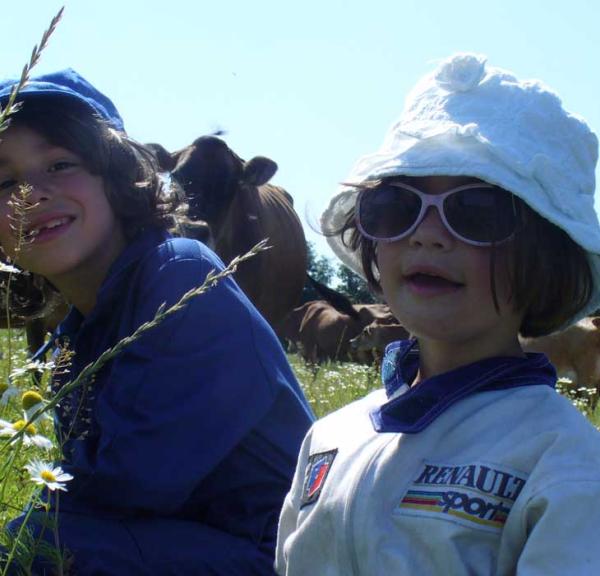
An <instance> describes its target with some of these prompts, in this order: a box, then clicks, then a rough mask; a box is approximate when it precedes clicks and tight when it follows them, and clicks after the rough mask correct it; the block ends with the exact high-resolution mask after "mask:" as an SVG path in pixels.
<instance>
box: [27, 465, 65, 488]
mask: <svg viewBox="0 0 600 576" xmlns="http://www.w3.org/2000/svg"><path fill="white" fill-rule="evenodd" d="M25 470H27V472H29V475H30V476H31V480H32V481H33V482H35V483H36V484H39V485H40V486H46V488H48V490H64V491H65V492H66V491H67V489H66V488H65V482H68V481H69V480H73V476H71V474H67V473H66V472H64V471H63V469H62V468H61V467H60V466H52V464H50V463H48V462H43V461H42V460H32V461H31V462H29V464H26V465H25Z"/></svg>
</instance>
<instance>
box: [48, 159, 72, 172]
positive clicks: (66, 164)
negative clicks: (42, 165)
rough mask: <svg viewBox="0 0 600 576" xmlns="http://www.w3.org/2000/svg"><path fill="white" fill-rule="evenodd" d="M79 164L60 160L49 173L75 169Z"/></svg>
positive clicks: (51, 166)
mask: <svg viewBox="0 0 600 576" xmlns="http://www.w3.org/2000/svg"><path fill="white" fill-rule="evenodd" d="M77 165H78V164H77V162H75V161H72V160H60V161H58V162H53V163H52V164H51V165H50V168H49V169H48V171H49V172H61V171H62V170H68V169H69V168H74V167H75V166H77Z"/></svg>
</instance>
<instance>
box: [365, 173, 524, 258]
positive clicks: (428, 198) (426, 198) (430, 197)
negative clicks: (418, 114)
mask: <svg viewBox="0 0 600 576" xmlns="http://www.w3.org/2000/svg"><path fill="white" fill-rule="evenodd" d="M380 184H381V183H378V184H375V185H374V186H373V187H368V188H362V190H361V191H360V192H359V194H358V198H357V199H356V204H355V212H354V213H355V220H356V225H357V228H358V230H359V232H360V233H361V234H362V235H363V236H364V237H365V238H368V239H369V240H372V241H374V242H385V243H389V242H396V241H397V240H402V238H406V237H407V236H410V235H411V234H412V233H413V232H414V231H415V230H416V229H417V227H418V226H419V224H421V222H422V221H423V219H424V218H425V214H427V210H428V208H429V207H430V206H434V207H435V208H436V209H437V212H438V214H439V216H440V219H441V220H442V222H443V224H444V227H445V228H446V230H448V232H449V233H450V234H451V235H452V236H454V237H455V238H458V240H461V241H462V242H465V243H466V244H470V245H472V246H485V247H488V246H492V245H498V244H503V243H504V242H507V241H508V240H510V239H511V238H512V237H513V235H514V233H515V230H516V223H517V219H518V218H517V216H518V215H517V208H516V205H515V197H514V194H512V193H511V192H508V190H504V189H503V188H499V187H498V186H494V185H493V184H487V183H486V182H481V183H473V184H465V185H463V186H457V187H456V188H451V189H450V190H448V191H447V192H444V193H443V194H427V193H425V192H422V191H421V190H419V189H418V188H415V187H414V186H411V185H410V184H405V183H403V182H391V183H389V184H387V185H388V186H393V187H394V188H400V189H402V190H407V191H409V192H413V193H414V194H416V195H417V196H418V197H419V199H420V200H421V209H420V211H419V215H418V216H417V218H416V219H415V221H414V223H413V224H412V225H411V226H410V227H409V228H408V229H407V230H406V231H405V232H402V234H398V235H396V236H392V237H391V238H377V237H376V236H373V235H371V234H369V233H368V232H366V231H365V229H364V228H363V226H362V223H361V219H360V206H361V201H362V199H363V198H364V197H365V195H367V194H369V192H372V191H373V190H374V189H375V188H377V187H378V186H380ZM475 188H489V189H494V188H497V189H498V190H499V191H501V192H503V193H505V194H510V196H511V199H512V205H513V212H514V216H515V230H513V232H511V234H510V235H509V236H508V237H507V238H504V239H502V240H496V241H493V242H479V241H477V240H470V239H469V238H465V237H464V236H462V235H461V234H459V233H458V232H457V231H456V230H454V228H452V226H450V224H449V223H448V220H447V219H446V214H445V213H444V201H445V200H446V198H448V196H451V195H453V194H456V193H457V192H462V191H463V190H472V189H475Z"/></svg>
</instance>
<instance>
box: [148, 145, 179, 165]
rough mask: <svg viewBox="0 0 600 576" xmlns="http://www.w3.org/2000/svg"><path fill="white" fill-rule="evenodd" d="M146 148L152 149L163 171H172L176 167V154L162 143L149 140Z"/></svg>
mask: <svg viewBox="0 0 600 576" xmlns="http://www.w3.org/2000/svg"><path fill="white" fill-rule="evenodd" d="M146 148H149V149H150V150H151V151H152V153H153V154H154V157H155V158H156V160H157V161H158V167H159V168H160V169H161V170H162V171H163V172H171V170H173V168H175V164H176V163H177V158H176V156H175V154H170V153H169V152H168V151H167V150H166V149H165V148H164V147H163V146H162V145H161V144H157V143H156V142H149V143H148V144H146Z"/></svg>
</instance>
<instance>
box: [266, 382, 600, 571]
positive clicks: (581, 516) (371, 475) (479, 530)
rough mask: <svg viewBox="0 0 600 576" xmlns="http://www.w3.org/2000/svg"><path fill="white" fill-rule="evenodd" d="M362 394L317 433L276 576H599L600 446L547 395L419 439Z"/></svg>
mask: <svg viewBox="0 0 600 576" xmlns="http://www.w3.org/2000/svg"><path fill="white" fill-rule="evenodd" d="M386 400H387V399H386V396H385V392H384V391H383V390H380V391H377V392H374V393H372V394H370V395H369V396H367V397H366V398H363V399H362V400H359V401H357V402H355V403H353V404H350V405H348V406H346V407H344V408H342V409H341V410H339V411H337V412H335V413H333V414H330V415H329V416H327V417H326V418H324V419H322V420H320V421H318V422H316V423H315V424H314V425H313V428H312V429H311V430H310V431H309V433H308V434H307V436H306V438H305V440H304V444H303V446H302V449H301V453H300V457H299V461H298V466H297V469H296V475H295V478H294V482H293V485H292V488H291V491H290V493H289V494H288V496H287V498H286V501H285V504H284V508H283V511H282V514H281V519H280V525H279V537H278V544H277V559H276V570H277V571H278V573H279V574H280V575H288V576H334V575H335V576H338V575H339V576H353V575H365V576H367V575H368V576H391V575H393V576H403V575H417V576H423V575H426V576H428V575H438V574H439V575H444V576H448V575H450V576H454V575H462V574H465V575H466V574H469V575H486V576H489V575H498V576H506V575H509V574H510V575H512V574H517V575H519V576H534V575H536V576H537V575H539V576H542V575H543V576H552V575H557V576H558V575H560V576H565V575H576V576H586V575H590V576H591V575H598V574H600V554H599V550H600V434H599V433H598V432H597V431H596V430H595V429H594V428H593V427H592V426H591V425H590V424H589V423H588V422H587V421H586V419H585V418H584V417H583V416H582V415H581V414H580V413H579V412H578V411H577V410H576V409H575V408H574V407H573V406H572V405H571V404H570V403H569V402H568V401H567V400H565V399H564V398H562V397H561V396H559V395H558V394H557V393H556V392H555V391H554V390H553V389H552V388H551V387H549V386H540V385H537V386H522V387H517V388H512V389H505V390H496V391H486V392H479V393H476V394H472V395H471V396H468V397H467V398H465V399H463V400H461V401H459V402H458V403H456V404H454V405H453V406H451V407H450V408H449V409H448V410H446V411H445V412H444V413H443V414H441V415H440V416H439V417H438V418H437V419H436V420H435V421H433V422H432V423H431V424H430V425H429V426H428V427H427V428H426V429H425V430H423V431H421V432H419V433H417V434H401V433H377V432H376V431H375V430H374V428H373V425H372V423H371V420H370V418H369V411H370V410H371V409H372V408H375V407H377V406H380V405H381V404H383V403H384V402H386Z"/></svg>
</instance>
